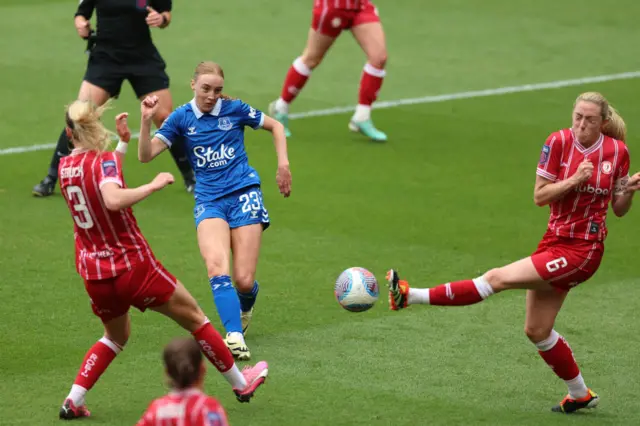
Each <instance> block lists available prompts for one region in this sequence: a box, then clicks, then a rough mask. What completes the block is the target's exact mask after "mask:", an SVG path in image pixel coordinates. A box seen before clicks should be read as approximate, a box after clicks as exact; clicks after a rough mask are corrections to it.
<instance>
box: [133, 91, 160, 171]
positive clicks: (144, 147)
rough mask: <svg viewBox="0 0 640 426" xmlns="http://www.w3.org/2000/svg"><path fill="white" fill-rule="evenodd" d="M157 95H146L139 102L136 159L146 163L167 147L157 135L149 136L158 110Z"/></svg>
mask: <svg viewBox="0 0 640 426" xmlns="http://www.w3.org/2000/svg"><path fill="white" fill-rule="evenodd" d="M158 105H159V101H158V97H157V96H147V97H146V98H144V99H143V101H142V103H141V104H140V112H141V114H142V119H141V123H140V138H139V139H138V160H140V161H141V162H143V163H148V162H149V161H151V160H153V159H154V158H155V157H157V156H158V154H160V153H161V152H162V151H164V150H165V149H167V145H166V144H165V143H164V142H163V141H161V140H160V139H159V138H157V137H155V136H154V137H153V138H151V123H152V122H153V117H154V115H155V113H156V111H157V110H158Z"/></svg>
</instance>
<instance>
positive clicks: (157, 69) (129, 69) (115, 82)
mask: <svg viewBox="0 0 640 426" xmlns="http://www.w3.org/2000/svg"><path fill="white" fill-rule="evenodd" d="M165 68H166V64H165V62H164V60H163V59H162V57H161V56H160V54H159V53H157V51H156V52H152V53H147V54H141V55H140V56H139V57H137V58H131V59H130V60H127V59H126V58H124V57H119V55H118V54H117V53H115V54H113V53H110V52H105V51H102V50H98V49H94V50H93V51H92V52H91V54H90V55H89V62H88V63H87V71H86V72H85V74H84V80H85V81H88V82H89V83H91V84H94V85H96V86H98V87H100V88H101V89H104V90H106V91H107V92H109V94H110V95H111V96H112V97H117V96H118V95H119V94H120V89H121V88H122V82H123V81H124V80H129V83H130V84H131V87H133V91H134V92H135V94H136V97H138V98H141V97H142V96H145V95H148V94H149V93H151V92H156V91H158V90H163V89H168V88H169V76H168V75H167V73H166V72H165Z"/></svg>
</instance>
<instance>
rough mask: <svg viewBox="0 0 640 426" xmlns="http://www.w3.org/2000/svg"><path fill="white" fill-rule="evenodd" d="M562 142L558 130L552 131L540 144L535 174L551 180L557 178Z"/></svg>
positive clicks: (553, 180)
mask: <svg viewBox="0 0 640 426" xmlns="http://www.w3.org/2000/svg"><path fill="white" fill-rule="evenodd" d="M562 149H563V143H562V138H561V137H560V134H559V133H558V132H556V133H552V134H551V135H550V136H549V137H548V138H547V141H546V142H545V143H544V145H543V146H542V152H541V153H540V160H539V161H538V169H537V171H536V174H537V175H538V176H541V177H543V178H545V179H548V180H550V181H552V182H555V181H556V180H557V179H558V172H559V171H560V160H561V158H562Z"/></svg>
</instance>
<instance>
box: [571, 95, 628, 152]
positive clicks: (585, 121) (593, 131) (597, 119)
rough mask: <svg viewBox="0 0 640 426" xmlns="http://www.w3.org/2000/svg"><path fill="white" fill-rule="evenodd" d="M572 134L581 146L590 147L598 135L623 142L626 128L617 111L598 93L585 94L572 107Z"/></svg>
mask: <svg viewBox="0 0 640 426" xmlns="http://www.w3.org/2000/svg"><path fill="white" fill-rule="evenodd" d="M572 129H573V132H574V134H575V135H576V137H577V138H578V141H580V142H581V143H583V144H587V145H591V144H593V143H595V142H596V141H597V140H598V138H599V137H600V133H603V134H605V135H607V136H610V137H612V138H614V139H618V140H621V141H624V140H625V139H626V137H627V127H626V125H625V123H624V120H623V119H622V117H621V116H620V114H619V113H618V111H617V110H616V109H615V108H614V107H613V106H611V105H610V104H609V101H607V99H606V98H605V97H604V96H603V95H602V94H601V93H598V92H585V93H582V94H581V95H580V96H578V98H577V99H576V101H575V103H574V106H573V127H572Z"/></svg>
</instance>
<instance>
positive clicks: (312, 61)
mask: <svg viewBox="0 0 640 426" xmlns="http://www.w3.org/2000/svg"><path fill="white" fill-rule="evenodd" d="M301 59H302V63H303V64H305V65H306V66H307V68H309V69H310V70H313V69H314V68H316V67H317V66H318V65H320V62H322V55H318V54H314V53H312V52H308V51H305V52H304V53H303V54H302V56H301Z"/></svg>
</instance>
